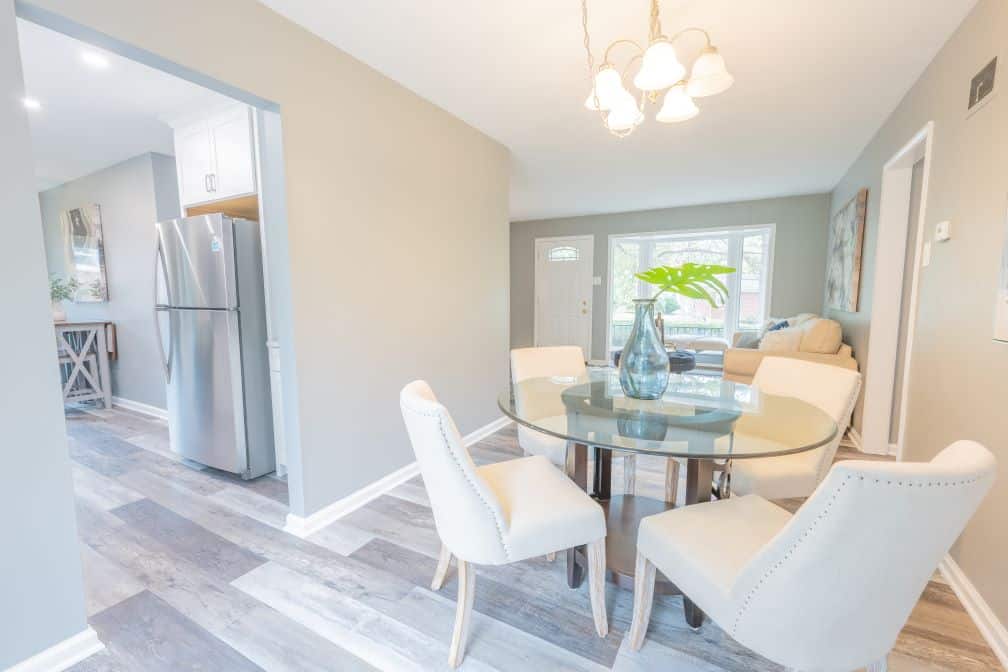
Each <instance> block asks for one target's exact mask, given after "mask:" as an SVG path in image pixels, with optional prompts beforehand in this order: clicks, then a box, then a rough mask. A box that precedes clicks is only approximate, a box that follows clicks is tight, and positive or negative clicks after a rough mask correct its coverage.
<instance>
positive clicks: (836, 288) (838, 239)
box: [826, 189, 868, 313]
mask: <svg viewBox="0 0 1008 672" xmlns="http://www.w3.org/2000/svg"><path fill="white" fill-rule="evenodd" d="M867 208H868V190H867V189H862V190H861V191H859V192H858V193H857V196H855V197H854V198H852V199H851V200H850V202H849V203H847V205H845V206H844V207H842V208H840V210H839V211H838V212H837V213H836V214H835V215H833V221H831V222H830V231H829V250H828V254H827V256H826V305H827V306H828V307H829V308H835V309H836V310H843V311H846V312H848V313H856V312H857V309H858V293H859V292H858V290H859V288H860V285H861V249H862V247H863V245H864V227H865V214H866V212H867Z"/></svg>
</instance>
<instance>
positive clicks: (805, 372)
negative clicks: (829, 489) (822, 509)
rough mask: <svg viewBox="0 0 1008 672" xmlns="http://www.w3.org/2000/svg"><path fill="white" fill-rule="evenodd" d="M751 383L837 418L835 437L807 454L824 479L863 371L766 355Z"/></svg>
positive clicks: (851, 408) (848, 418)
mask: <svg viewBox="0 0 1008 672" xmlns="http://www.w3.org/2000/svg"><path fill="white" fill-rule="evenodd" d="M752 384H753V385H754V386H756V387H758V388H759V389H760V391H762V392H765V393H767V394H773V395H777V396H782V397H795V398H797V399H801V400H802V401H804V402H807V403H809V404H812V405H813V406H816V407H818V408H820V409H821V410H823V411H825V412H826V413H827V414H829V416H830V417H831V418H833V420H834V421H835V422H836V424H837V435H836V436H835V437H834V438H833V440H832V441H831V442H830V443H828V444H826V445H825V446H823V447H822V448H817V449H816V450H814V451H809V452H808V453H807V454H806V455H807V456H808V459H812V460H815V463H816V464H815V467H816V479H817V481H821V480H822V479H823V478H824V477H825V476H826V472H827V471H828V470H829V468H830V465H831V464H833V457H834V456H835V455H836V451H837V448H838V447H839V446H840V440H841V439H843V435H844V433H845V432H846V431H847V427H848V426H849V425H850V420H851V414H852V413H853V412H854V405H855V404H856V403H857V398H858V393H859V392H860V391H861V374H860V373H858V372H857V371H851V370H850V369H843V368H840V367H839V366H830V365H829V364H819V363H817V362H807V361H804V360H801V359H793V358H789V357H764V358H763V361H762V362H761V363H760V366H759V368H758V369H757V370H756V375H755V376H753V381H752Z"/></svg>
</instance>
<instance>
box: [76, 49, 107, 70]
mask: <svg viewBox="0 0 1008 672" xmlns="http://www.w3.org/2000/svg"><path fill="white" fill-rule="evenodd" d="M81 60H82V61H84V62H85V63H86V64H87V65H90V66H91V67H92V68H97V69H99V70H104V69H105V68H107V67H108V66H109V60H108V59H107V58H105V57H104V56H102V55H101V54H99V53H98V52H95V51H82V52H81Z"/></svg>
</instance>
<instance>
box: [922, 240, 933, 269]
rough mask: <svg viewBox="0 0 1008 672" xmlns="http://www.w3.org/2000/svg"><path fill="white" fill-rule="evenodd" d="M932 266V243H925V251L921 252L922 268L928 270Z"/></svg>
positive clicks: (927, 241) (928, 241)
mask: <svg viewBox="0 0 1008 672" xmlns="http://www.w3.org/2000/svg"><path fill="white" fill-rule="evenodd" d="M930 264H931V241H930V240H926V241H924V249H923V250H921V268H926V267H927V266H929V265H930Z"/></svg>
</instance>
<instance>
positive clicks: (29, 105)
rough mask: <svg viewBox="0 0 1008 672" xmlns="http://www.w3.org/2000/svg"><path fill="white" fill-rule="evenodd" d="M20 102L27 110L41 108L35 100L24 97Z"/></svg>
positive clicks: (40, 104)
mask: <svg viewBox="0 0 1008 672" xmlns="http://www.w3.org/2000/svg"><path fill="white" fill-rule="evenodd" d="M21 102H22V103H24V106H25V107H26V108H27V109H29V110H37V109H39V108H41V107H42V103H40V102H39V101H38V99H37V98H31V97H25V98H22V99H21Z"/></svg>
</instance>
